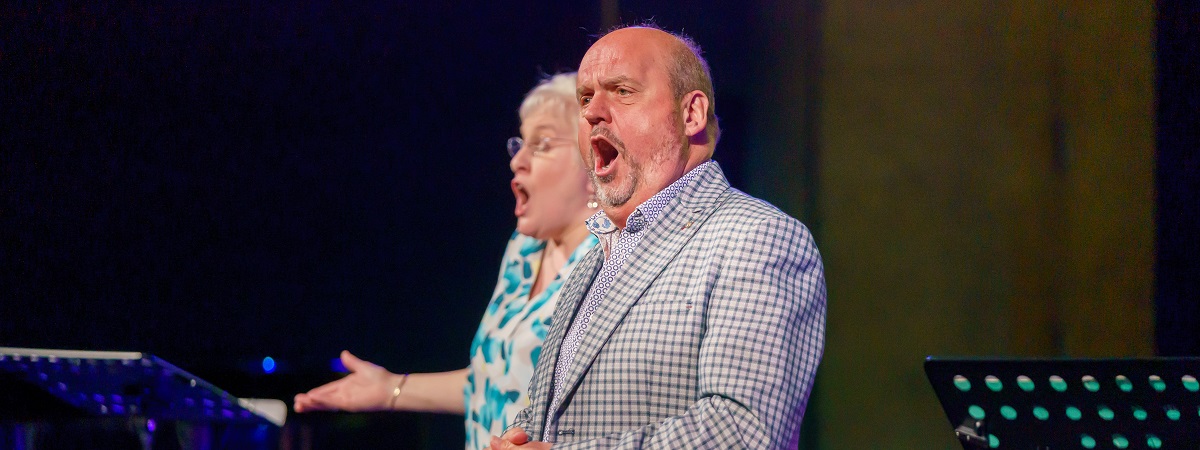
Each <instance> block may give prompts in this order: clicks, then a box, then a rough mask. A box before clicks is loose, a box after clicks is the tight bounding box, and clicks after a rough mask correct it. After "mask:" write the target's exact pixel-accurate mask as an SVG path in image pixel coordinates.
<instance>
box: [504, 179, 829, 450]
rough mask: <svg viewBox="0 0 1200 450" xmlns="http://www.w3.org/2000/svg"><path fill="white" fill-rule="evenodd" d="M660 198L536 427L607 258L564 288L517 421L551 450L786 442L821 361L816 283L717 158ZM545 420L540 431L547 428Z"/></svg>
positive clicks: (805, 254)
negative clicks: (665, 199) (572, 329)
mask: <svg viewBox="0 0 1200 450" xmlns="http://www.w3.org/2000/svg"><path fill="white" fill-rule="evenodd" d="M697 170H701V171H702V172H701V173H699V174H698V176H697V177H696V178H695V179H693V180H692V181H691V182H690V183H689V184H688V185H687V186H685V187H684V188H683V189H682V190H681V191H680V192H679V194H678V195H677V196H676V197H675V198H674V199H673V200H672V201H671V202H670V203H669V204H668V205H667V206H666V208H665V209H664V210H663V211H662V214H661V215H660V216H659V218H658V220H657V221H656V222H655V223H654V224H653V225H652V226H651V227H650V228H649V229H647V230H646V233H647V234H646V235H645V236H644V237H643V238H642V241H641V243H639V244H638V247H637V248H635V249H634V250H633V253H632V254H630V256H629V259H628V260H627V261H626V263H625V267H624V268H622V269H621V271H620V272H619V273H618V274H617V277H616V281H615V282H614V283H613V285H612V288H611V289H610V290H609V292H608V294H607V296H606V297H605V298H604V299H603V301H602V302H601V303H600V306H599V307H598V308H597V310H596V312H595V313H594V315H593V316H592V319H591V324H590V325H589V327H588V329H587V330H586V331H585V332H584V334H583V337H582V340H581V343H580V347H579V349H578V351H577V353H576V355H575V359H574V361H573V363H572V365H571V366H570V368H569V369H568V371H567V373H566V377H565V379H564V380H563V394H562V395H563V399H562V400H561V403H560V405H559V407H558V408H557V411H554V412H553V417H555V418H557V420H556V422H557V423H551V424H547V423H545V422H546V417H547V414H548V413H549V411H547V410H548V408H549V407H550V395H551V393H552V391H553V389H554V380H553V377H554V367H555V364H556V363H557V360H558V357H559V349H560V346H561V344H562V341H563V337H564V334H565V333H566V330H567V328H568V326H569V325H570V323H571V321H572V320H573V318H574V316H575V313H576V312H577V310H578V309H579V305H580V303H581V301H582V300H583V299H584V297H585V296H586V293H587V291H588V289H589V288H590V286H591V285H592V280H593V279H594V277H595V276H596V274H597V272H598V271H599V269H600V266H601V264H602V263H603V260H604V253H603V250H602V249H601V246H597V247H596V248H593V249H592V251H591V252H589V253H588V254H587V255H586V256H584V258H583V259H582V260H581V261H580V262H579V264H578V265H577V266H576V268H575V270H574V271H573V272H572V274H571V277H570V278H569V279H568V280H567V282H566V283H565V284H564V285H563V288H562V293H561V297H560V299H559V302H558V306H557V308H556V310H555V312H554V316H553V319H552V322H553V323H552V326H551V328H550V332H549V334H548V336H547V339H546V342H545V344H544V346H543V347H542V356H541V357H540V360H539V361H538V365H537V368H536V370H535V371H534V375H533V379H532V381H531V384H530V392H529V398H530V401H531V405H530V407H528V408H526V409H525V410H523V411H522V412H521V413H520V414H519V415H518V416H517V419H516V423H515V425H514V426H517V427H521V428H524V429H525V431H526V432H527V433H528V434H529V436H531V437H532V438H533V439H535V440H536V439H540V438H541V437H542V436H543V432H545V431H548V432H549V433H548V436H549V437H550V439H549V440H551V441H555V442H556V443H555V445H554V447H555V448H628V449H639V448H672V449H674V448H750V449H772V448H792V449H794V448H796V445H797V441H798V439H799V431H800V421H801V419H802V417H803V415H804V408H805V406H806V404H807V402H808V396H809V393H810V391H811V388H812V382H813V375H814V373H815V372H816V370H817V364H818V363H819V362H820V360H821V354H822V351H823V348H824V336H825V278H824V272H823V269H822V265H821V257H820V254H819V253H818V252H817V248H816V246H815V244H814V243H813V239H812V235H811V234H810V233H809V231H808V229H807V228H805V226H804V225H803V224H801V223H800V222H799V221H797V220H796V219H794V218H792V217H789V216H788V215H786V214H784V213H783V212H781V211H779V210H778V209H777V208H775V207H774V206H771V205H770V204H768V203H766V202H764V201H762V200H758V199H755V198H753V197H750V196H749V195H746V194H745V193H742V192H740V191H738V190H736V189H733V188H731V187H730V186H729V182H728V181H727V180H726V179H725V175H724V174H723V173H722V172H721V169H720V167H719V166H717V165H716V164H706V165H704V166H701V167H700V168H699V169H697ZM547 426H549V429H547Z"/></svg>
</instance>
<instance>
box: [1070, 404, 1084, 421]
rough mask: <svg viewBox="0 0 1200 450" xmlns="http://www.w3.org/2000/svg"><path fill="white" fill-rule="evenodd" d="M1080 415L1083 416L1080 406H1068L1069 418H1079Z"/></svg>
mask: <svg viewBox="0 0 1200 450" xmlns="http://www.w3.org/2000/svg"><path fill="white" fill-rule="evenodd" d="M1080 417H1083V413H1082V412H1080V411H1079V408H1076V407H1074V406H1068V407H1067V418H1068V419H1071V420H1079V418H1080Z"/></svg>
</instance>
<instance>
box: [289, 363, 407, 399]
mask: <svg viewBox="0 0 1200 450" xmlns="http://www.w3.org/2000/svg"><path fill="white" fill-rule="evenodd" d="M342 364H344V365H345V366H346V369H348V370H350V374H349V375H346V376H345V377H344V378H342V379H340V380H337V381H333V382H330V383H328V384H325V385H322V386H318V387H316V388H313V390H311V391H308V392H306V393H303V394H296V399H295V405H294V408H295V409H296V412H308V411H336V410H343V411H380V410H387V409H390V408H391V404H390V402H391V400H392V388H394V387H395V386H396V383H397V382H398V381H399V378H398V377H400V375H396V374H394V373H391V372H388V371H387V369H384V368H382V367H379V366H377V365H374V364H371V363H369V362H367V361H363V360H361V359H358V358H357V357H355V356H354V355H352V354H350V352H348V351H344V350H343V351H342Z"/></svg>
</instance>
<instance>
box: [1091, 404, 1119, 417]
mask: <svg viewBox="0 0 1200 450" xmlns="http://www.w3.org/2000/svg"><path fill="white" fill-rule="evenodd" d="M1096 413H1097V414H1099V415H1100V418H1101V419H1104V420H1113V416H1115V414H1113V410H1111V409H1108V407H1107V406H1104V405H1100V406H1099V407H1098V408H1097V409H1096Z"/></svg>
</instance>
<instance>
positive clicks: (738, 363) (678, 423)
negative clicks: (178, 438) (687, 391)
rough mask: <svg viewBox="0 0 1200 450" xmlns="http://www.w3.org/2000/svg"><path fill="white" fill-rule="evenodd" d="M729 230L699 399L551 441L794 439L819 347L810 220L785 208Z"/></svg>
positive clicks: (670, 443) (820, 300) (695, 443)
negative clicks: (597, 434) (652, 419)
mask: <svg viewBox="0 0 1200 450" xmlns="http://www.w3.org/2000/svg"><path fill="white" fill-rule="evenodd" d="M728 238H729V239H730V240H731V242H730V246H729V247H727V250H726V252H725V253H726V254H725V255H723V257H722V260H723V262H722V264H721V266H720V268H719V270H718V274H717V276H716V278H715V281H714V283H713V285H712V286H713V288H712V291H711V293H710V295H711V297H710V298H709V300H708V309H707V311H706V318H705V327H706V329H705V333H704V337H703V338H702V340H701V345H700V352H699V383H698V386H699V392H698V400H697V401H696V402H695V403H693V404H692V405H691V406H689V407H688V408H687V410H686V411H685V412H684V413H683V414H682V415H678V416H673V417H670V418H667V419H666V420H663V421H662V422H659V423H654V424H648V425H646V426H644V427H641V428H638V429H633V430H628V431H626V432H622V433H616V434H612V435H609V436H605V437H603V438H600V439H594V440H590V441H582V442H571V443H563V444H556V445H555V446H554V447H555V448H561V449H577V448H579V449H582V448H620V449H660V448H661V449H668V448H698V449H700V448H713V449H717V448H721V449H725V448H747V449H782V448H795V446H796V443H797V441H798V439H799V432H800V422H801V419H802V418H803V416H804V409H805V406H806V405H807V403H808V397H809V394H810V393H811V389H812V383H813V376H814V375H815V373H816V370H817V365H818V363H819V362H820V360H821V355H822V352H823V351H824V341H825V295H826V294H825V278H824V269H823V267H822V264H821V257H820V254H819V253H818V251H817V248H816V246H815V244H814V243H813V239H812V235H811V234H810V233H809V232H808V230H807V228H805V227H804V225H803V224H801V223H800V222H799V221H797V220H795V219H793V218H791V217H787V216H785V215H782V214H780V215H775V216H770V217H768V218H765V219H763V220H761V221H759V222H758V223H756V224H753V225H751V226H749V231H747V232H745V233H741V235H740V236H738V235H731V236H728Z"/></svg>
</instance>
